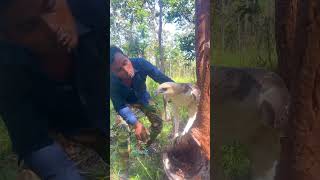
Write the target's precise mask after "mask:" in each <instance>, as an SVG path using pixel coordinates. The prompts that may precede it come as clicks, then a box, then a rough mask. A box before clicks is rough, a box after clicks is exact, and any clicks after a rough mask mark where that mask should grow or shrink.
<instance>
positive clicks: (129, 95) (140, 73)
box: [110, 58, 173, 125]
mask: <svg viewBox="0 0 320 180" xmlns="http://www.w3.org/2000/svg"><path fill="white" fill-rule="evenodd" d="M130 61H131V62H132V65H133V68H134V71H135V74H134V77H133V79H132V86H131V87H128V86H126V85H124V84H123V83H122V81H121V80H120V79H119V78H118V77H116V76H115V75H111V86H110V94H111V100H112V103H113V106H114V108H115V110H116V112H118V113H119V114H120V116H121V117H122V118H123V119H124V120H125V121H126V122H127V123H128V124H131V125H134V124H135V123H136V122H137V118H136V116H135V115H134V113H133V112H132V111H131V110H130V109H129V107H128V106H127V104H142V105H148V104H149V100H150V94H149V92H148V91H147V87H146V78H147V76H149V77H150V78H152V79H153V80H154V81H156V82H157V83H164V82H173V80H172V79H170V78H169V77H167V76H166V75H164V74H163V73H162V72H161V71H160V70H159V69H157V68H156V67H155V66H153V65H152V64H151V63H150V62H148V61H147V60H145V59H143V58H131V59H130Z"/></svg>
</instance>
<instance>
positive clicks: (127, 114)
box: [119, 107, 138, 125]
mask: <svg viewBox="0 0 320 180" xmlns="http://www.w3.org/2000/svg"><path fill="white" fill-rule="evenodd" d="M119 114H120V116H121V117H122V118H123V119H124V120H125V121H126V122H127V123H128V124H130V125H135V124H136V122H137V121H138V119H137V117H136V115H135V114H134V113H133V112H132V111H131V110H130V108H129V107H124V108H122V109H120V110H119Z"/></svg>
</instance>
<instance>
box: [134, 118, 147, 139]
mask: <svg viewBox="0 0 320 180" xmlns="http://www.w3.org/2000/svg"><path fill="white" fill-rule="evenodd" d="M134 130H135V134H136V138H137V140H140V141H143V142H146V141H147V139H148V131H147V129H146V128H145V127H144V126H143V124H142V123H141V122H139V121H137V123H136V124H135V125H134Z"/></svg>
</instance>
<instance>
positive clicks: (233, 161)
mask: <svg viewBox="0 0 320 180" xmlns="http://www.w3.org/2000/svg"><path fill="white" fill-rule="evenodd" d="M221 151H222V152H223V157H222V162H221V163H222V166H223V168H224V173H225V174H226V175H227V176H228V177H229V178H231V179H236V178H239V177H245V176H247V175H248V173H249V170H250V160H249V159H248V153H247V150H246V147H244V146H243V145H241V144H240V143H237V142H234V143H233V144H231V145H225V146H223V147H221Z"/></svg>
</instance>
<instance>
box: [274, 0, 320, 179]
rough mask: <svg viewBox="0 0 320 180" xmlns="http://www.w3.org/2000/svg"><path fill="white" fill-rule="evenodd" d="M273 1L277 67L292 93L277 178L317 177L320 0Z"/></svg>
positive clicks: (319, 162) (319, 156) (319, 151)
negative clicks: (274, 6) (274, 4)
mask: <svg viewBox="0 0 320 180" xmlns="http://www.w3.org/2000/svg"><path fill="white" fill-rule="evenodd" d="M275 3H276V20H277V22H276V41H277V52H278V59H279V70H280V74H281V75H282V77H283V79H284V80H285V82H286V83H287V86H288V88H289V91H290V93H291V97H292V99H291V107H290V115H289V119H290V121H289V125H288V127H287V129H286V137H285V138H283V139H282V140H281V142H282V150H281V159H280V165H279V169H278V173H277V177H276V178H277V179H278V180H280V179H281V180H316V179H319V177H320V171H319V169H320V148H319V147H320V142H319V140H318V139H317V138H318V137H319V136H320V131H319V130H320V113H319V107H320V62H319V59H320V46H319V42H320V14H319V9H320V2H319V1H317V0H305V1H297V0H282V1H275Z"/></svg>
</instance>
